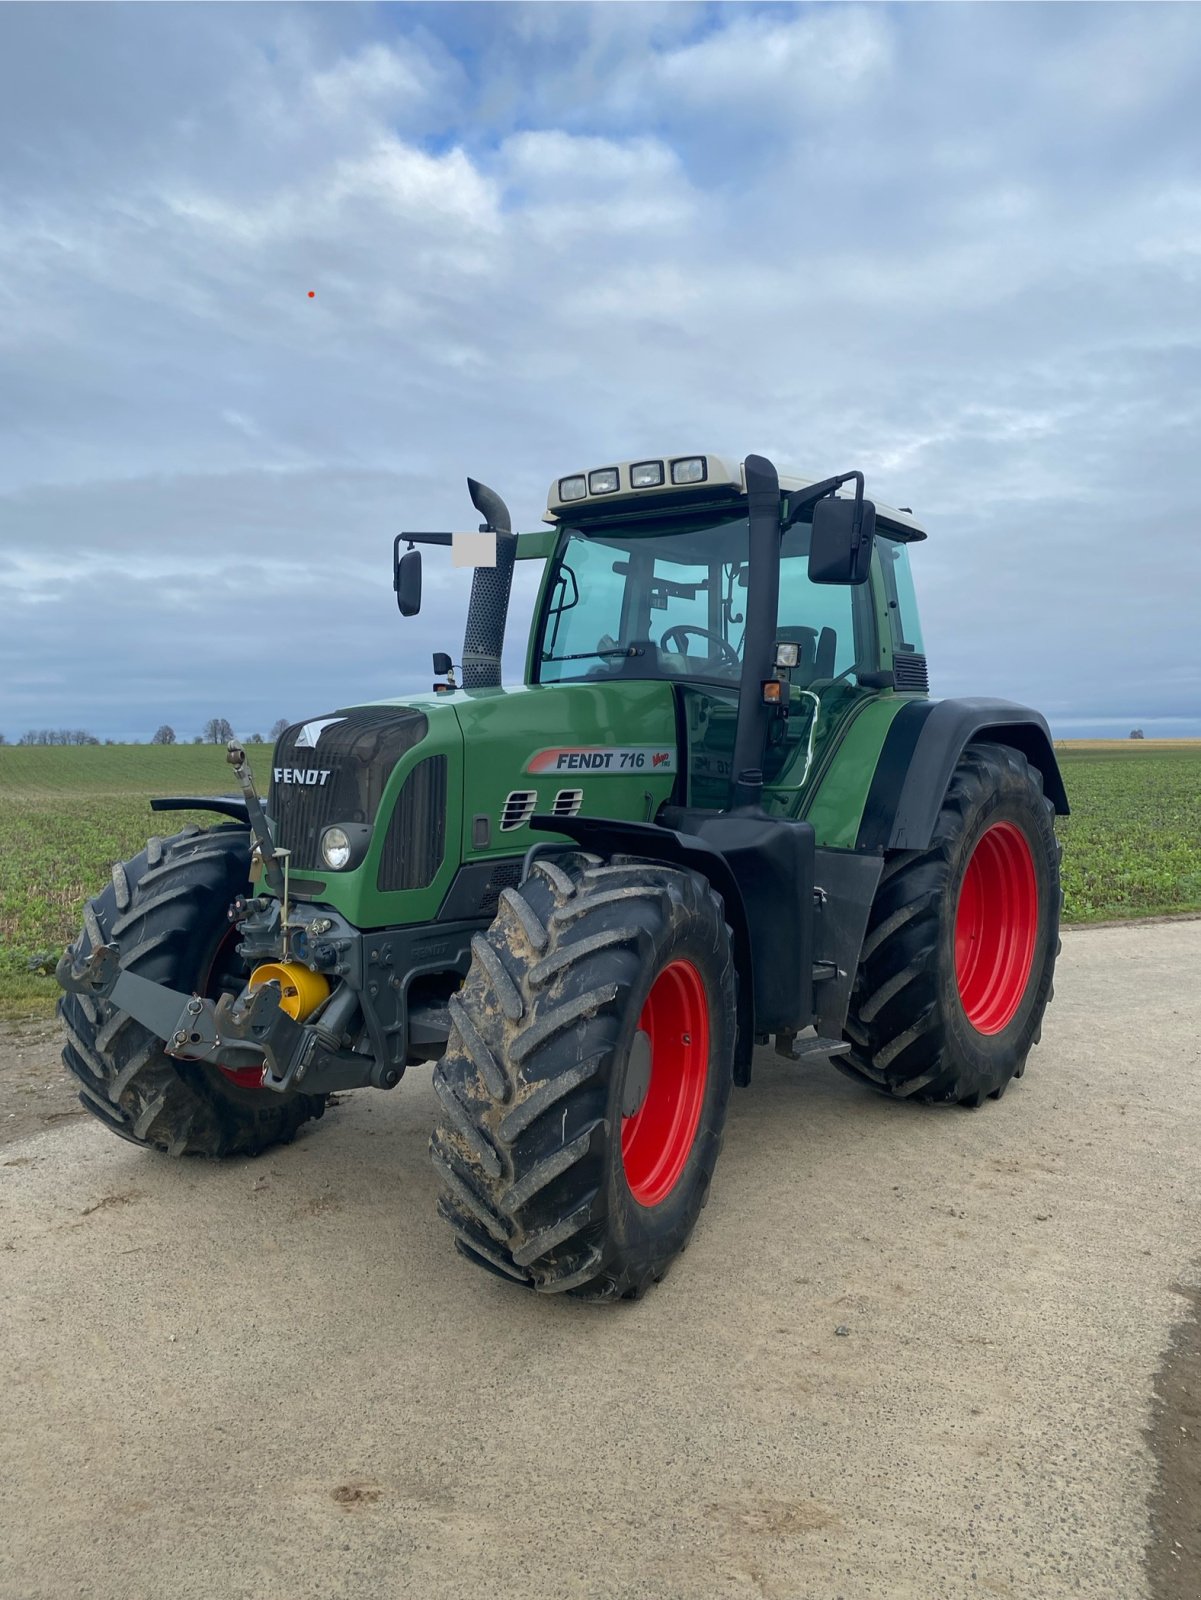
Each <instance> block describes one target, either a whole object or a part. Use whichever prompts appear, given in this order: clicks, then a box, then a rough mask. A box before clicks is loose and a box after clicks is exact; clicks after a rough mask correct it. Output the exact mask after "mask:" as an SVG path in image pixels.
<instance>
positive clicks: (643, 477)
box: [630, 461, 663, 489]
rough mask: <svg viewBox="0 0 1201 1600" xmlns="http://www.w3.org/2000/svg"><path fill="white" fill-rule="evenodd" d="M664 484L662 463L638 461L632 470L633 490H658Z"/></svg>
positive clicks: (631, 482)
mask: <svg viewBox="0 0 1201 1600" xmlns="http://www.w3.org/2000/svg"><path fill="white" fill-rule="evenodd" d="M662 482H663V463H662V462H661V461H636V462H635V463H634V465H633V466H632V467H631V468H630V488H631V489H657V488H658V486H659V485H660V484H661V483H662Z"/></svg>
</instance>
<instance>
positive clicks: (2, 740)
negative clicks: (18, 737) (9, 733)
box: [0, 733, 8, 744]
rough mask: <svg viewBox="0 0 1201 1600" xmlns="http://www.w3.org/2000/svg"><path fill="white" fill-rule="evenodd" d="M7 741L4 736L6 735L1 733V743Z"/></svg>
mask: <svg viewBox="0 0 1201 1600" xmlns="http://www.w3.org/2000/svg"><path fill="white" fill-rule="evenodd" d="M7 743H8V740H7V739H6V738H5V737H4V735H3V734H2V733H0V744H7Z"/></svg>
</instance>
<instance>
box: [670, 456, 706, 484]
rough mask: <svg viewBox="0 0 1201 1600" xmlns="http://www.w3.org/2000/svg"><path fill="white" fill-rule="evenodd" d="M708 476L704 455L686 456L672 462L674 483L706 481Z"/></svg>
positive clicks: (672, 479)
mask: <svg viewBox="0 0 1201 1600" xmlns="http://www.w3.org/2000/svg"><path fill="white" fill-rule="evenodd" d="M708 476H709V474H708V471H707V469H706V463H705V458H704V456H684V457H683V458H682V459H681V460H679V461H673V462H672V464H671V481H672V482H673V483H704V481H705V479H706V478H707V477H708Z"/></svg>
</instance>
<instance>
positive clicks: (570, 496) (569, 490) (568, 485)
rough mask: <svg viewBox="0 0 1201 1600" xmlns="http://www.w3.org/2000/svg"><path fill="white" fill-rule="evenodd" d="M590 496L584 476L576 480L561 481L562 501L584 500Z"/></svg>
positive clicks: (560, 497) (581, 475)
mask: <svg viewBox="0 0 1201 1600" xmlns="http://www.w3.org/2000/svg"><path fill="white" fill-rule="evenodd" d="M587 494H588V484H587V481H586V480H585V478H584V476H583V474H582V473H581V474H580V476H579V477H576V478H560V479H559V499H560V500H583V499H584V498H585V497H586V496H587Z"/></svg>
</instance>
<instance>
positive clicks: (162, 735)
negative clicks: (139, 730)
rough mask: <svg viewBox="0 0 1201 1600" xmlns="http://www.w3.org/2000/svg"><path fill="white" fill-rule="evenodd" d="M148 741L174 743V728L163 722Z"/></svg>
mask: <svg viewBox="0 0 1201 1600" xmlns="http://www.w3.org/2000/svg"><path fill="white" fill-rule="evenodd" d="M150 743H151V744H174V743H175V729H174V728H171V727H168V725H167V724H166V723H165V722H164V723H163V725H162V727H161V728H160V729H159V730H158V732H157V733H156V734H155V736H154V738H153V739H151V741H150Z"/></svg>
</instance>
